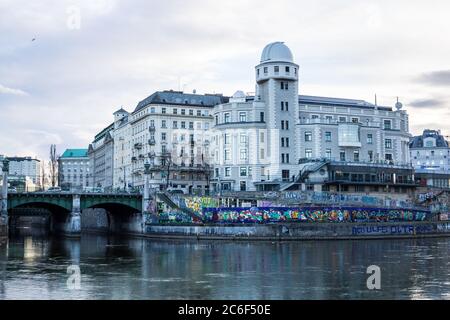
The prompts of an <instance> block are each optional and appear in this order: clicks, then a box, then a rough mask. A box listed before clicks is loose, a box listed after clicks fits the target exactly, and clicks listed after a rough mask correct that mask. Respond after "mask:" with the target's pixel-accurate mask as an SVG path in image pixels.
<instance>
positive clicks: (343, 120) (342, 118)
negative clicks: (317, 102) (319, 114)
mask: <svg viewBox="0 0 450 320" xmlns="http://www.w3.org/2000/svg"><path fill="white" fill-rule="evenodd" d="M339 122H347V118H346V117H339Z"/></svg>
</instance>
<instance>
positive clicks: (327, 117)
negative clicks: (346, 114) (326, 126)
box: [325, 116, 333, 123]
mask: <svg viewBox="0 0 450 320" xmlns="http://www.w3.org/2000/svg"><path fill="white" fill-rule="evenodd" d="M325 122H326V123H331V122H333V116H325Z"/></svg>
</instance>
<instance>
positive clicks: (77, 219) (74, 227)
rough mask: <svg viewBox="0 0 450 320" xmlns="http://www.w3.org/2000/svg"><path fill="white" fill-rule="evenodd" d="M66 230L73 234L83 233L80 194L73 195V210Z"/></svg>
mask: <svg viewBox="0 0 450 320" xmlns="http://www.w3.org/2000/svg"><path fill="white" fill-rule="evenodd" d="M66 232H67V233H68V234H69V235H73V236H80V234H81V210H80V195H75V194H74V195H73V197H72V212H71V213H70V216H69V220H68V222H67V227H66Z"/></svg>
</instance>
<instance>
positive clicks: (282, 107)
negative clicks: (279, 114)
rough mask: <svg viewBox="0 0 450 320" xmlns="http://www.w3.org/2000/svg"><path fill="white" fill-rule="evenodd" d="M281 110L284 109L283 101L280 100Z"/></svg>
mask: <svg viewBox="0 0 450 320" xmlns="http://www.w3.org/2000/svg"><path fill="white" fill-rule="evenodd" d="M281 111H284V101H281Z"/></svg>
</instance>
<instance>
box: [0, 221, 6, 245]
mask: <svg viewBox="0 0 450 320" xmlns="http://www.w3.org/2000/svg"><path fill="white" fill-rule="evenodd" d="M7 238H8V227H7V225H6V224H4V223H3V222H2V221H0V246H2V245H4V244H5V243H6V240H7Z"/></svg>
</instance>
